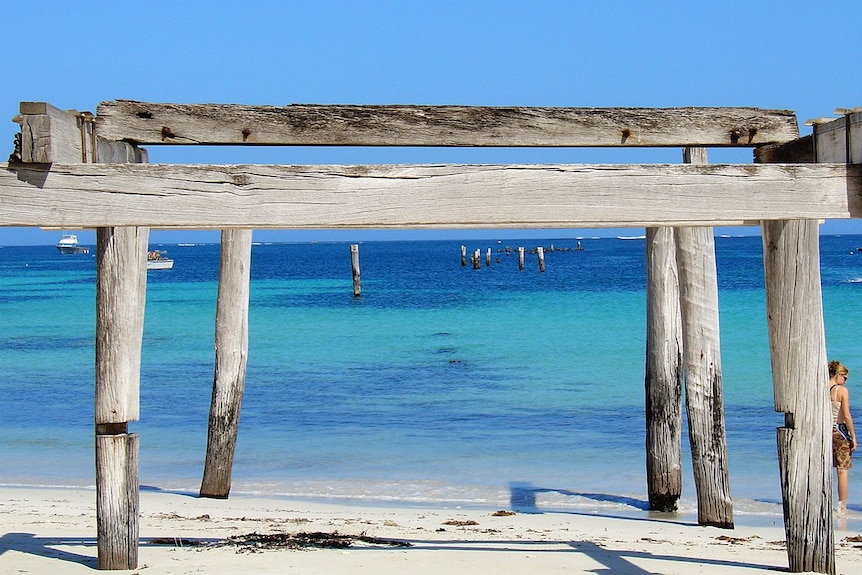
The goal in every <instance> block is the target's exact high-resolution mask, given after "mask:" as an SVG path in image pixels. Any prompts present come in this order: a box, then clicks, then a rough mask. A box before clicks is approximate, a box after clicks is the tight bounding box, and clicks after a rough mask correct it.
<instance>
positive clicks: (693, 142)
mask: <svg viewBox="0 0 862 575" xmlns="http://www.w3.org/2000/svg"><path fill="white" fill-rule="evenodd" d="M96 122H97V130H98V134H99V135H100V136H102V137H104V138H107V139H109V140H123V141H127V142H131V143H134V144H141V145H143V144H211V145H285V146H291V145H300V146H494V147H501V146H511V147H541V146H548V147H599V146H609V147H620V146H627V147H632V146H653V147H667V146H672V147H686V146H711V147H718V146H758V145H762V144H768V143H775V142H787V141H790V140H793V139H795V138H797V137H799V128H798V124H797V121H796V116H795V115H794V113H793V112H791V111H788V110H763V109H759V108H743V107H736V108H734V107H731V108H537V107H484V106H370V105H369V106H354V105H306V104H293V105H289V106H282V107H276V106H243V105H236V104H157V103H148V102H135V101H131V100H115V101H111V102H103V103H101V104H99V106H98V108H97V113H96Z"/></svg>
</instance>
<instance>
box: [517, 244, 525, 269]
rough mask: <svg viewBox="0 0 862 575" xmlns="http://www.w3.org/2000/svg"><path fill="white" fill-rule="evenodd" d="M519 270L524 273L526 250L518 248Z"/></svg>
mask: <svg viewBox="0 0 862 575" xmlns="http://www.w3.org/2000/svg"><path fill="white" fill-rule="evenodd" d="M518 269H519V270H521V271H524V248H523V247H520V248H518Z"/></svg>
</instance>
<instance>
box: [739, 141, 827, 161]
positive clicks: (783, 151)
mask: <svg viewBox="0 0 862 575" xmlns="http://www.w3.org/2000/svg"><path fill="white" fill-rule="evenodd" d="M754 161H755V163H758V164H810V163H812V162H813V161H814V137H813V136H810V135H809V136H805V137H804V138H799V139H798V140H793V141H792V142H786V143H784V144H768V145H766V146H761V147H759V148H755V149H754Z"/></svg>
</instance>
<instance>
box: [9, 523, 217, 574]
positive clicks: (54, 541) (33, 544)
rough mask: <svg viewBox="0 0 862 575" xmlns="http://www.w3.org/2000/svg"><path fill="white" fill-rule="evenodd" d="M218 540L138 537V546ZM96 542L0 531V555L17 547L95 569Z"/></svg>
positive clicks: (32, 553)
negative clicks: (83, 551)
mask: <svg viewBox="0 0 862 575" xmlns="http://www.w3.org/2000/svg"><path fill="white" fill-rule="evenodd" d="M216 541H218V539H217V538H198V537H195V538H188V539H187V538H182V539H180V538H175V537H164V538H152V537H148V538H141V539H140V541H139V543H138V544H139V545H140V546H142V547H143V546H148V545H153V546H164V545H173V546H179V547H182V546H197V545H206V544H209V543H214V542H216ZM58 547H80V548H82V549H91V550H92V555H85V554H83V553H75V552H72V551H67V550H64V549H58ZM97 547H98V543H97V541H96V538H95V537H37V536H36V535H34V534H33V533H21V532H18V533H15V532H12V533H4V534H3V535H0V557H2V556H3V554H4V553H6V552H8V551H17V552H19V553H27V554H29V555H35V556H36V557H45V558H46V559H59V560H60V561H67V562H69V563H77V564H79V565H84V566H86V567H89V568H90V569H98V567H99V559H98V556H97V552H96V549H97ZM0 573H2V574H3V575H5V573H6V572H5V571H2V570H0Z"/></svg>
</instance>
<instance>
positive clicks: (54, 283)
mask: <svg viewBox="0 0 862 575" xmlns="http://www.w3.org/2000/svg"><path fill="white" fill-rule="evenodd" d="M578 241H580V242H581V245H582V247H583V248H584V249H583V250H582V251H575V250H574V249H572V248H574V247H576V245H577V242H578ZM462 244H463V245H466V246H467V251H468V253H472V252H473V251H474V250H476V249H480V250H481V252H482V257H483V264H482V267H481V269H473V268H472V267H471V266H469V265H468V266H467V267H462V266H461V265H460V246H461V245H462ZM537 245H542V246H543V247H544V248H545V262H546V271H545V272H544V273H540V272H539V269H538V264H537V260H536V256H535V255H533V254H530V253H529V251H530V250H531V249H532V248H535V247H536V246H537ZM507 246H508V247H511V248H513V249H516V248H517V247H518V246H524V247H525V248H526V249H527V251H528V254H527V256H526V267H525V269H524V270H523V271H520V270H519V269H518V260H517V254H516V252H515V251H513V252H512V253H511V254H509V253H506V251H505V248H506V247H507ZM552 246H553V250H552ZM151 247H152V248H159V249H164V250H167V251H168V255H169V256H170V257H172V258H173V259H174V260H175V265H174V269H172V270H159V271H150V272H149V275H148V285H147V307H146V321H145V331H144V349H143V365H142V374H141V418H140V421H138V422H133V423H131V424H130V428H131V430H132V431H134V432H136V433H139V434H140V442H141V452H140V474H141V485H142V487H143V488H158V489H173V490H188V491H192V492H196V491H197V489H198V488H199V485H200V480H201V475H202V466H203V459H204V454H205V447H206V430H207V417H208V411H209V404H210V394H211V389H212V380H213V364H214V348H213V338H214V323H215V305H216V293H217V287H218V286H217V280H218V270H219V246H218V245H217V244H196V245H189V244H180V245H152V246H151ZM859 247H862V236H824V237H822V238H821V252H822V254H821V255H822V272H821V273H822V281H823V298H824V314H825V322H826V335H827V351H828V355H829V357H830V358H835V359H839V360H841V361H842V362H843V363H845V364H846V365H847V366H848V367H849V368H850V372H851V379H850V389H851V393H852V397H853V399H854V400H855V403H854V404H853V408H854V415H855V416H856V421H857V422H860V423H859V424H860V425H862V410H860V407H859V406H860V405H862V403H860V402H862V392H860V391H855V390H854V387H855V386H854V383H855V381H856V378H855V377H853V374H854V373H857V374H860V375H858V376H857V377H862V347H860V345H859V342H860V323H859V322H860V320H862V252H858V251H857V248H859ZM488 248H491V249H492V263H491V265H490V266H486V265H485V264H484V256H485V252H486V250H487V249H488ZM94 253H95V248H93V249H92V250H91V253H90V254H89V255H74V256H63V255H60V254H59V253H58V252H57V251H56V250H55V248H54V247H53V246H35V247H2V248H0V326H2V330H0V397H2V400H0V483H2V484H6V485H17V484H27V485H79V486H90V485H93V484H94V464H93V459H94V456H93V395H94V391H93V390H94V383H93V382H94V369H93V362H94V331H95V327H94V326H95V311H94V310H95V258H94ZM716 257H717V262H718V278H719V300H720V301H719V303H720V320H721V325H720V331H721V363H722V376H723V384H724V399H725V419H726V426H727V431H728V445H729V452H730V475H731V487H732V492H733V495H734V508H735V511H736V513H737V517H740V516H745V515H746V514H749V515H764V516H775V517H778V518H779V520H780V516H781V509H780V505H779V502H780V484H779V476H778V464H777V460H776V444H775V428H776V427H779V426H781V425H782V424H783V415H782V414H779V413H776V412H775V411H774V408H773V403H772V382H771V371H770V360H769V348H768V341H767V331H766V317H765V296H764V289H763V266H762V248H761V240H760V238H759V237H756V236H755V237H751V236H749V237H718V238H716ZM360 262H361V271H362V275H361V278H362V295H361V296H360V297H359V298H355V297H354V296H353V291H352V278H351V264H350V249H349V244H348V243H323V242H321V243H306V244H255V245H254V246H253V250H252V268H251V278H252V283H251V306H250V313H249V326H250V327H249V329H250V335H249V361H248V373H247V379H246V391H245V397H244V402H243V408H242V417H241V422H240V436H239V443H238V446H237V453H236V461H235V463H234V470H233V490H232V492H233V493H243V492H253V493H260V492H263V493H268V494H279V495H289V496H311V497H337V498H349V499H362V500H367V501H380V500H386V501H391V502H403V503H412V502H413V503H428V502H430V503H442V504H447V505H450V504H451V505H456V504H457V505H489V506H490V505H493V506H496V505H506V504H507V503H508V502H513V501H514V500H515V498H516V497H517V495H518V494H524V493H532V494H535V495H536V497H537V504H538V505H539V506H540V507H541V506H546V507H547V508H581V507H583V508H594V507H595V506H609V507H611V508H617V507H627V506H629V507H632V506H633V507H636V508H638V507H642V506H645V505H646V499H647V497H646V479H645V463H644V461H645V460H644V361H645V355H644V354H645V352H644V350H645V331H646V326H645V295H646V294H645V247H644V239H643V237H627V238H580V239H579V240H578V239H575V238H571V239H566V238H561V239H557V240H514V239H506V238H501V239H500V240H493V241H487V240H486V241H477V240H470V241H463V242H460V241H456V240H445V241H419V242H412V241H404V242H364V243H361V244H360ZM856 398H858V399H856ZM683 419H684V418H683ZM683 438H684V441H683V443H684V446H683V464H684V467H685V472H684V473H685V475H684V487H683V501H682V507H683V508H684V509H689V510H690V509H694V508H695V507H696V504H695V493H694V485H693V480H692V479H691V468H690V455H689V451H688V448H687V445H685V444H687V432H686V431H685V430H684V431H683ZM857 459H858V458H857ZM857 467H859V464H857ZM850 509H851V510H852V511H853V512H854V514H862V467H860V468H859V469H854V470H852V471H851V486H850ZM860 516H862V515H860Z"/></svg>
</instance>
